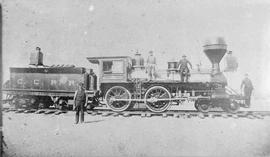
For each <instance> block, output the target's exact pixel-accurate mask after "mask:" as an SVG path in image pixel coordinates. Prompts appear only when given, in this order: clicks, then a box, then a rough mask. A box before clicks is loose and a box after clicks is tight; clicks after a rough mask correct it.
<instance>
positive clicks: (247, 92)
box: [240, 74, 253, 107]
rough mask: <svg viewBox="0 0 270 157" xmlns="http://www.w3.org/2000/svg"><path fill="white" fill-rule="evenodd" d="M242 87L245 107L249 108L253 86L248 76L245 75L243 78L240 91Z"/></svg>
mask: <svg viewBox="0 0 270 157" xmlns="http://www.w3.org/2000/svg"><path fill="white" fill-rule="evenodd" d="M243 87H244V97H245V105H246V106H247V107H250V98H251V94H252V90H253V85H252V82H251V80H250V79H249V78H248V74H245V78H244V80H243V81H242V83H241V87H240V88H241V91H242V89H243Z"/></svg>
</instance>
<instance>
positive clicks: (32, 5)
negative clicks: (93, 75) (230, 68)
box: [2, 0, 270, 95]
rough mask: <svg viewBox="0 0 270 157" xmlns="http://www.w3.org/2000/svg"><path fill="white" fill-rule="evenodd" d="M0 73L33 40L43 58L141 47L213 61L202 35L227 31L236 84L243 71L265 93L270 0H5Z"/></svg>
mask: <svg viewBox="0 0 270 157" xmlns="http://www.w3.org/2000/svg"><path fill="white" fill-rule="evenodd" d="M2 4H3V10H4V11H3V15H4V17H3V21H4V26H3V65H4V67H3V68H4V69H3V70H4V79H5V80H6V79H8V77H9V76H8V75H9V73H8V71H9V69H8V68H9V67H11V66H27V65H28V64H29V55H30V53H31V52H33V51H34V50H35V47H36V46H39V47H41V49H42V52H43V53H44V63H45V64H46V65H52V64H75V65H77V66H85V67H89V68H90V67H91V66H92V65H90V63H89V62H88V61H87V60H86V57H90V56H101V55H104V56H105V55H129V56H132V55H133V52H132V51H133V50H136V49H138V50H139V51H140V52H141V53H142V54H143V55H147V52H148V51H149V50H154V52H155V54H156V56H157V57H158V63H159V65H161V66H166V61H168V60H170V59H172V58H180V57H181V56H182V54H186V55H187V56H188V59H189V60H191V62H192V63H193V64H194V65H195V64H197V63H198V62H199V61H200V60H201V62H202V64H203V65H204V66H205V67H208V66H209V67H210V62H209V60H208V59H207V58H206V56H205V55H204V53H203V51H202V46H203V44H204V42H205V41H206V40H207V39H213V38H214V37H216V36H221V37H224V38H225V40H226V42H227V44H228V49H229V50H232V51H233V53H234V55H235V56H236V57H237V58H238V61H239V70H238V72H237V73H234V74H226V75H228V78H229V83H230V84H231V85H232V86H233V87H234V88H239V85H240V81H241V79H242V77H243V74H244V73H246V72H248V73H249V74H250V77H251V79H252V81H253V83H254V85H255V92H256V93H257V94H263V95H267V94H269V93H270V88H269V87H270V74H269V72H270V63H269V62H270V54H269V53H270V1H268V0H264V1H262V0H226V1H224V0H135V1H134V0H91V1H90V0H2Z"/></svg>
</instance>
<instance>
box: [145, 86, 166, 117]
mask: <svg viewBox="0 0 270 157" xmlns="http://www.w3.org/2000/svg"><path fill="white" fill-rule="evenodd" d="M160 99H166V100H160ZM170 99H171V94H170V93H169V91H168V90H167V89H166V88H164V87H161V86H154V87H151V88H150V89H148V90H147V92H146V93H145V97H144V102H145V104H146V106H147V108H148V109H149V110H150V111H152V112H164V111H166V110H167V109H168V108H169V107H170V104H171V100H170Z"/></svg>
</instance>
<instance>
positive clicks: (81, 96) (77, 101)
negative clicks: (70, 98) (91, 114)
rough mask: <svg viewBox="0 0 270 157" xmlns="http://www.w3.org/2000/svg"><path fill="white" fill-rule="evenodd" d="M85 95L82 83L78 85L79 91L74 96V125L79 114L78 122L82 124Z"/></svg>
mask: <svg viewBox="0 0 270 157" xmlns="http://www.w3.org/2000/svg"><path fill="white" fill-rule="evenodd" d="M86 98H87V97H86V93H85V88H84V85H83V83H79V90H77V91H76V92H75V95H74V109H75V111H76V117H75V124H78V122H79V114H80V112H81V117H80V121H81V123H83V122H84V108H85V106H86V103H87V102H86Z"/></svg>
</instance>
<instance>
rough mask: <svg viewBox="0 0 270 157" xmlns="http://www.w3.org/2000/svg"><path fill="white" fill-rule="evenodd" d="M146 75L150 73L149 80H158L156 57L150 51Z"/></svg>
mask: <svg viewBox="0 0 270 157" xmlns="http://www.w3.org/2000/svg"><path fill="white" fill-rule="evenodd" d="M146 66H147V68H146V73H148V79H149V80H152V79H153V78H154V79H155V78H156V76H155V75H156V57H155V56H154V55H153V51H149V56H148V58H147V61H146Z"/></svg>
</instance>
